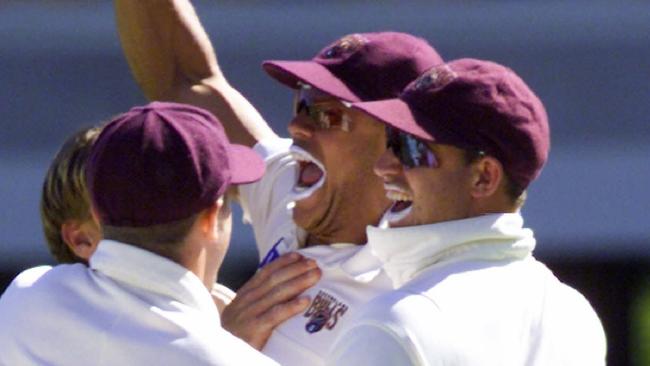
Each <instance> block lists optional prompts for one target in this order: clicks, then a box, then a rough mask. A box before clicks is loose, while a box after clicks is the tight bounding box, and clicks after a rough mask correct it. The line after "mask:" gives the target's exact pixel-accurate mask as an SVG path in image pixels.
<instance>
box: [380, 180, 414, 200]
mask: <svg viewBox="0 0 650 366" xmlns="http://www.w3.org/2000/svg"><path fill="white" fill-rule="evenodd" d="M384 189H385V190H386V197H387V198H388V199H389V200H391V201H412V200H413V198H412V197H411V195H410V194H408V193H406V191H404V190H403V189H402V188H400V187H398V186H397V185H395V184H390V183H385V184H384Z"/></svg>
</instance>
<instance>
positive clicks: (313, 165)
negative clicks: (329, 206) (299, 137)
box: [290, 145, 326, 200]
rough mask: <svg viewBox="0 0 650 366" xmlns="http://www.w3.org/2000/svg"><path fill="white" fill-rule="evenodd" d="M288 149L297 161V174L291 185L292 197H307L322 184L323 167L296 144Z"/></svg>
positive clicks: (323, 179) (323, 180)
mask: <svg viewBox="0 0 650 366" xmlns="http://www.w3.org/2000/svg"><path fill="white" fill-rule="evenodd" d="M290 151H291V155H292V156H293V158H294V159H296V161H297V162H298V174H297V178H296V183H295V185H294V187H293V193H294V195H295V196H294V199H295V200H300V199H303V198H306V197H309V196H310V195H311V194H312V193H313V192H314V191H316V190H317V189H318V188H320V187H321V186H322V185H323V183H324V182H325V176H326V174H325V168H324V167H323V164H322V163H321V162H320V161H318V160H317V159H316V158H314V157H313V156H312V155H311V154H309V153H308V152H307V151H305V150H303V149H301V148H300V147H298V146H295V145H292V146H291V150H290Z"/></svg>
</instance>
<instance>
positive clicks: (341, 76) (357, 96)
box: [262, 32, 443, 102]
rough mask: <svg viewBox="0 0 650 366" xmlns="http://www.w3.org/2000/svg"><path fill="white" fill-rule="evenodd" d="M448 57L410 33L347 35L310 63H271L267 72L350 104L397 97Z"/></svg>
mask: <svg viewBox="0 0 650 366" xmlns="http://www.w3.org/2000/svg"><path fill="white" fill-rule="evenodd" d="M442 62H443V61H442V58H441V57H440V55H438V53H437V52H436V50H434V49H433V47H431V45H429V43H427V41H425V40H424V39H421V38H418V37H414V36H412V35H410V34H406V33H398V32H379V33H359V34H350V35H347V36H345V37H343V38H341V39H339V40H337V41H336V42H334V43H332V44H330V45H329V46H327V47H325V48H324V49H323V50H321V51H320V52H319V53H318V54H317V55H316V57H314V58H313V59H311V60H309V61H266V62H264V63H263V64H262V66H263V67H264V70H266V72H267V73H268V74H269V75H271V76H272V77H273V78H275V79H277V80H278V81H280V82H281V83H283V84H285V85H287V86H289V87H290V88H293V89H297V88H298V86H299V84H298V83H299V82H302V83H305V84H309V85H311V86H313V87H315V88H316V89H319V90H321V91H323V92H325V93H327V94H330V95H332V96H334V97H336V98H339V99H342V100H345V101H348V102H360V101H370V100H382V99H388V98H396V97H397V96H399V93H400V92H401V91H402V90H403V89H404V87H405V86H406V85H407V84H408V83H409V82H411V81H412V80H413V79H415V78H416V77H418V75H420V74H421V73H422V72H423V71H425V70H427V69H429V68H431V67H432V66H435V65H438V64H441V63H442Z"/></svg>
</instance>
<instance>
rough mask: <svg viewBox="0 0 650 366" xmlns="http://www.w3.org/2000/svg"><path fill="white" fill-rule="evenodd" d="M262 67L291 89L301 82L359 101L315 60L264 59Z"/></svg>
mask: <svg viewBox="0 0 650 366" xmlns="http://www.w3.org/2000/svg"><path fill="white" fill-rule="evenodd" d="M262 67H263V68H264V71H266V72H267V73H268V74H269V75H270V76H271V77H272V78H274V79H276V80H277V81H279V82H281V83H282V84H284V85H286V86H288V87H290V88H292V89H297V88H298V82H302V83H305V84H309V85H311V86H313V87H314V88H316V89H318V90H320V91H322V92H325V93H327V94H329V95H332V96H334V97H336V98H339V99H342V100H345V101H348V102H360V101H361V98H359V97H358V96H357V95H356V94H354V93H353V92H352V91H351V90H350V88H348V87H347V85H345V83H343V82H342V81H341V80H340V79H339V78H337V77H336V75H334V74H332V72H331V71H329V70H328V69H327V68H326V67H325V66H323V65H321V64H319V63H317V62H314V61H265V62H263V63H262Z"/></svg>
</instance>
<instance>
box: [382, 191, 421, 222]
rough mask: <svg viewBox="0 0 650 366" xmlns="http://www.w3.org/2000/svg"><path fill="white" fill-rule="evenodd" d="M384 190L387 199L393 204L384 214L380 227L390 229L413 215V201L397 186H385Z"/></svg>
mask: <svg viewBox="0 0 650 366" xmlns="http://www.w3.org/2000/svg"><path fill="white" fill-rule="evenodd" d="M384 189H385V190H386V197H388V199H390V200H391V201H393V204H392V205H391V206H390V208H389V209H388V210H386V212H384V216H383V217H382V218H381V221H380V223H379V227H382V228H388V227H390V226H391V225H390V224H392V223H396V222H399V221H401V220H403V219H404V218H405V217H406V216H408V215H409V214H410V213H411V208H412V205H413V199H412V198H411V196H410V195H408V194H407V193H406V192H404V191H403V190H402V189H400V188H399V187H397V186H394V185H390V184H385V185H384Z"/></svg>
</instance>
